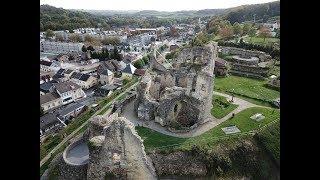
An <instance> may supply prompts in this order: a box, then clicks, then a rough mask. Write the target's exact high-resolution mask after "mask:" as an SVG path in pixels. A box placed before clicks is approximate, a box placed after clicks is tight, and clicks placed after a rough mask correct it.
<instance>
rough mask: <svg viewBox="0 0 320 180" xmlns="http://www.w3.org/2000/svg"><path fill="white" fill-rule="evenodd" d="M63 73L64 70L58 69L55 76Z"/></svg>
mask: <svg viewBox="0 0 320 180" xmlns="http://www.w3.org/2000/svg"><path fill="white" fill-rule="evenodd" d="M64 71H65V69H62V68H61V69H59V71H58V72H57V73H56V74H61V75H62V74H63V72H64Z"/></svg>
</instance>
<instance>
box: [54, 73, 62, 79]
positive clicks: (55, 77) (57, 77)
mask: <svg viewBox="0 0 320 180" xmlns="http://www.w3.org/2000/svg"><path fill="white" fill-rule="evenodd" d="M63 77H64V75H62V74H55V75H53V76H52V79H59V78H63Z"/></svg>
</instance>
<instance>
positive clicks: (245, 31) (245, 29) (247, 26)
mask: <svg viewBox="0 0 320 180" xmlns="http://www.w3.org/2000/svg"><path fill="white" fill-rule="evenodd" d="M251 28H252V25H251V24H249V23H245V24H244V25H243V28H242V33H243V34H245V35H246V34H249V31H250V29H251Z"/></svg>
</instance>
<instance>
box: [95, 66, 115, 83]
mask: <svg viewBox="0 0 320 180" xmlns="http://www.w3.org/2000/svg"><path fill="white" fill-rule="evenodd" d="M113 80H114V74H113V72H111V71H110V70H109V69H106V70H104V71H103V72H102V73H100V75H99V82H100V84H102V85H104V84H112V83H113Z"/></svg>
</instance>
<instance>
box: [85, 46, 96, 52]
mask: <svg viewBox="0 0 320 180" xmlns="http://www.w3.org/2000/svg"><path fill="white" fill-rule="evenodd" d="M87 50H89V51H94V50H95V49H94V48H93V46H91V45H90V46H88V47H87Z"/></svg>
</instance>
